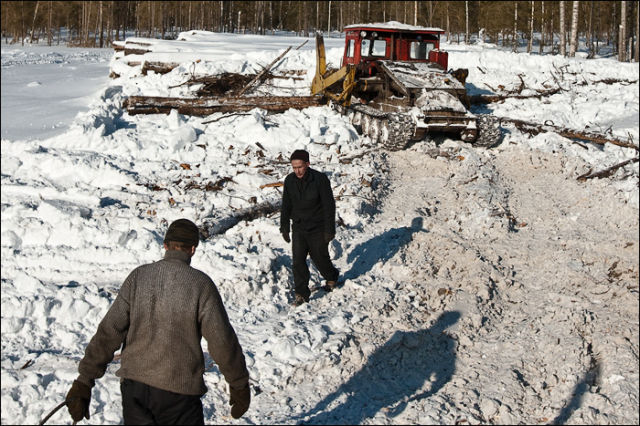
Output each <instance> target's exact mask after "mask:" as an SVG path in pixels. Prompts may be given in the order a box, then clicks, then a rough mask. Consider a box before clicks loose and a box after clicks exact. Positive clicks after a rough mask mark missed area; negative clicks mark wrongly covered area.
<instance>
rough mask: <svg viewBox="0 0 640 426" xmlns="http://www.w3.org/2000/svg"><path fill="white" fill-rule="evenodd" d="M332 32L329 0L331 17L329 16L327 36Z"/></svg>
mask: <svg viewBox="0 0 640 426" xmlns="http://www.w3.org/2000/svg"><path fill="white" fill-rule="evenodd" d="M330 34H331V1H329V17H328V18H327V37H329V35H330Z"/></svg>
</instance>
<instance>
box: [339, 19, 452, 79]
mask: <svg viewBox="0 0 640 426" xmlns="http://www.w3.org/2000/svg"><path fill="white" fill-rule="evenodd" d="M344 30H345V34H346V36H345V48H344V56H343V58H342V65H348V64H351V65H357V66H358V68H359V69H361V70H363V69H365V70H366V69H369V70H371V68H370V67H368V66H367V63H369V62H372V61H377V60H391V61H403V62H405V61H406V62H433V63H437V64H438V65H440V67H442V69H443V70H444V71H446V70H447V65H448V64H447V61H448V54H447V52H445V51H442V50H440V34H443V33H444V30H442V29H440V28H425V27H414V26H411V25H406V24H401V23H399V22H388V23H385V24H364V25H362V24H357V25H348V26H346V27H345V29H344Z"/></svg>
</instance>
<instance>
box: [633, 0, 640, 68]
mask: <svg viewBox="0 0 640 426" xmlns="http://www.w3.org/2000/svg"><path fill="white" fill-rule="evenodd" d="M638 6H639V5H638V3H637V2H636V48H635V55H634V59H635V61H636V62H640V56H639V55H638V53H640V52H639V51H638V44H640V43H638V41H639V40H638V36H640V7H638Z"/></svg>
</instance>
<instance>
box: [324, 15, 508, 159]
mask: <svg viewBox="0 0 640 426" xmlns="http://www.w3.org/2000/svg"><path fill="white" fill-rule="evenodd" d="M344 31H345V48H344V53H343V57H342V62H341V67H340V69H337V70H329V69H327V61H326V54H325V48H324V38H323V36H322V34H321V33H319V32H318V33H316V73H315V76H314V78H313V82H312V85H311V94H312V95H316V96H322V97H323V98H324V99H326V101H327V102H329V103H330V104H331V105H332V106H333V107H334V108H336V109H337V110H338V111H340V112H341V113H342V114H347V115H348V116H349V118H350V121H351V123H352V124H353V126H354V127H355V129H356V130H357V131H358V132H359V133H360V134H363V135H366V136H368V137H369V138H370V139H371V140H372V141H373V142H374V143H376V144H379V145H381V146H382V147H383V148H386V149H388V150H390V151H398V150H402V149H404V148H406V147H407V145H408V144H409V143H410V142H412V141H419V140H424V139H428V138H429V137H430V136H432V135H434V134H438V133H446V134H452V135H453V136H454V137H458V138H460V139H461V140H463V141H465V142H469V143H472V144H474V145H477V146H485V147H488V146H493V145H495V144H497V143H498V141H499V138H500V136H501V131H500V123H499V121H498V120H497V119H496V118H494V117H491V116H489V115H480V116H478V115H475V114H473V113H471V112H470V111H469V107H470V103H469V98H468V96H467V92H466V88H465V80H466V78H467V76H468V70H467V69H464V68H461V69H457V70H455V71H453V70H450V71H447V66H448V52H446V51H443V50H441V49H440V36H441V34H443V33H444V30H442V29H440V28H426V27H417V26H410V25H406V24H402V23H399V22H386V23H381V24H355V25H348V26H346V27H345V28H344Z"/></svg>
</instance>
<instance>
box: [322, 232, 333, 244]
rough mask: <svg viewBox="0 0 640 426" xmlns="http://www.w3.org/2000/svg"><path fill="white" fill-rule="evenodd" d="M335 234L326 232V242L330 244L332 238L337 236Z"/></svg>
mask: <svg viewBox="0 0 640 426" xmlns="http://www.w3.org/2000/svg"><path fill="white" fill-rule="evenodd" d="M335 236H336V235H335V234H329V233H328V232H325V233H324V242H325V243H327V244H329V243H330V242H331V240H333V238H334V237H335Z"/></svg>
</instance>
